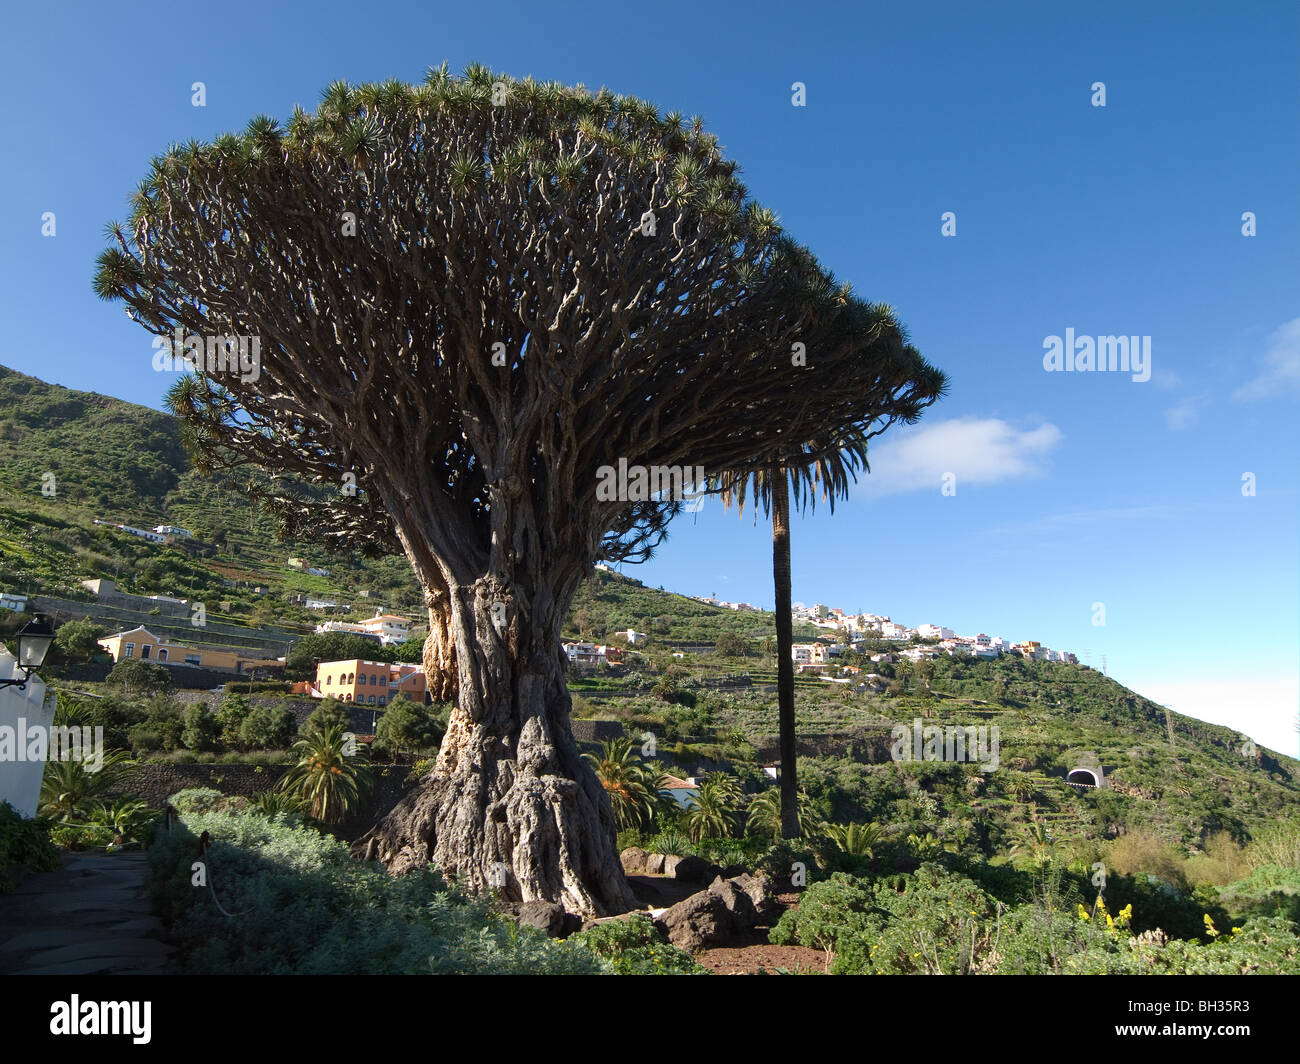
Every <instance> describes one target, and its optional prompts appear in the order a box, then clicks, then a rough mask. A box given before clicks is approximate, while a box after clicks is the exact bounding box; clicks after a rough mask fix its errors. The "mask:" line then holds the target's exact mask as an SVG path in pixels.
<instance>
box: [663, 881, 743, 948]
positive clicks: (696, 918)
mask: <svg viewBox="0 0 1300 1064" xmlns="http://www.w3.org/2000/svg"><path fill="white" fill-rule="evenodd" d="M655 923H656V925H657V926H659V927H660V928H661V929H662V930H663V931H664V933H665V934H666V935H667V936H668V941H669V942H671V943H672V944H673V945H674V946H677V947H679V948H681V949H684V950H691V951H695V950H700V949H707V948H709V947H710V946H720V945H722V944H724V943H725V942H728V941H729V940H730V939H731V937H732V935H734V934H735V932H736V930H737V928H736V926H735V921H734V918H733V917H732V914H731V913H730V912H728V911H727V906H726V902H725V901H724V900H723V899H722V897H721V896H719V895H717V894H712V893H710V892H709V891H707V890H702V891H700V892H699V893H698V894H692V895H691V896H690V897H689V898H686V899H684V900H682V901H679V902H678V903H677V904H676V905H674V906H672V907H671V908H669V909H666V910H665V911H664V912H663V914H662V915H661V916H660V917H659V919H658V920H656V921H655Z"/></svg>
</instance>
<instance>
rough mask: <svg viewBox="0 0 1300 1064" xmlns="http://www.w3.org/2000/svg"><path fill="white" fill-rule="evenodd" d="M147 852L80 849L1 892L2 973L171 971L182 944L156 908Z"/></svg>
mask: <svg viewBox="0 0 1300 1064" xmlns="http://www.w3.org/2000/svg"><path fill="white" fill-rule="evenodd" d="M146 862H147V858H146V856H145V855H144V854H143V853H117V854H103V853H72V854H67V855H65V857H64V860H63V866H62V867H61V868H58V869H55V870H54V871H53V872H43V873H41V874H40V875H37V876H32V877H30V878H28V879H25V880H23V882H21V883H20V884H19V885H18V886H17V888H16V889H15V890H14V891H13V892H12V893H9V894H0V974H4V975H103V974H109V973H113V974H121V975H166V974H168V973H170V972H173V971H174V970H175V968H174V967H173V966H172V963H171V955H172V953H173V951H174V949H175V947H173V946H169V945H167V944H166V943H164V942H163V941H162V932H163V929H162V924H161V923H159V921H158V919H157V917H155V916H154V915H153V914H152V912H151V911H150V908H149V898H148V894H147V892H146V889H145V866H146Z"/></svg>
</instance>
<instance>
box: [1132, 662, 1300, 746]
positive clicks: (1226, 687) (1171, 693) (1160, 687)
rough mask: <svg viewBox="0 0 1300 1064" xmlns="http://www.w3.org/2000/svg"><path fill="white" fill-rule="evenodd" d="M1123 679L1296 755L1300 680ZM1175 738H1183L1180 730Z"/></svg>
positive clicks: (1154, 697) (1166, 702)
mask: <svg viewBox="0 0 1300 1064" xmlns="http://www.w3.org/2000/svg"><path fill="white" fill-rule="evenodd" d="M1123 682H1124V685H1125V686H1126V687H1128V688H1129V689H1130V690H1133V691H1137V692H1138V693H1139V694H1141V695H1143V696H1145V697H1146V698H1149V699H1151V701H1153V702H1157V703H1159V704H1160V705H1162V706H1168V707H1169V708H1170V709H1172V710H1173V711H1174V712H1175V713H1182V714H1184V715H1185V716H1188V717H1195V718H1196V719H1197V720H1204V721H1209V722H1210V723H1211V724H1222V725H1225V726H1226V727H1229V728H1236V729H1237V730H1238V731H1239V732H1241V734H1243V735H1248V736H1250V737H1251V738H1252V739H1254V740H1255V742H1257V743H1259V744H1260V745H1262V746H1267V747H1268V748H1269V749H1270V750H1276V751H1277V752H1278V753H1282V754H1286V755H1287V756H1288V757H1295V756H1296V752H1297V751H1296V746H1297V743H1300V736H1297V734H1296V730H1295V725H1296V705H1297V702H1300V678H1297V677H1295V676H1281V677H1273V678H1263V679H1261V678H1254V677H1247V676H1240V677H1237V678H1234V679H1232V680H1211V679H1209V678H1203V679H1197V680H1193V681H1185V680H1176V681H1171V682H1162V681H1160V680H1153V681H1152V682H1151V683H1140V682H1138V683H1133V682H1129V681H1128V680H1125V681H1123ZM1174 738H1175V741H1177V734H1176V733H1175V737H1174Z"/></svg>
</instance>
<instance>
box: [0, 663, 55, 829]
mask: <svg viewBox="0 0 1300 1064" xmlns="http://www.w3.org/2000/svg"><path fill="white" fill-rule="evenodd" d="M17 664H18V663H17V660H16V659H15V658H14V656H13V655H12V654H10V653H9V652H8V651H7V650H5V648H4V647H3V646H0V680H8V679H16V678H18V677H20V676H21V675H22V671H21V670H20V669H18V668H17ZM56 702H57V699H56V698H55V696H54V694H53V693H47V692H46V690H45V684H44V683H43V682H42V681H41V678H40V677H39V676H36V675H33V676H32V678H31V679H30V680H28V681H27V690H25V691H20V690H18V688H17V687H0V728H4V729H7V731H8V734H10V735H13V736H15V742H16V743H20V744H22V748H23V749H22V750H19V749H16V748H15V749H14V750H13V752H12V755H10V753H9V751H8V750H6V756H5V757H4V758H3V759H2V760H0V801H5V802H8V803H9V804H10V805H12V806H13V807H14V808H15V809H16V810H18V813H19V815H20V816H25V817H32V816H35V815H36V807H37V805H38V804H39V801H40V796H41V776H42V774H43V773H44V772H45V762H44V761H19V760H17V756H18V755H19V754H20V753H22V752H23V751H24V750H25V749H26V743H25V742H24V741H23V739H22V734H23V730H24V727H25V728H26V730H27V731H29V732H30V731H31V730H33V729H35V728H44V729H47V731H46V734H47V735H48V734H49V733H48V729H49V727H50V725H52V724H53V723H54V707H55V704H56ZM20 718H21V720H22V722H23V723H22V724H20V723H19V721H20Z"/></svg>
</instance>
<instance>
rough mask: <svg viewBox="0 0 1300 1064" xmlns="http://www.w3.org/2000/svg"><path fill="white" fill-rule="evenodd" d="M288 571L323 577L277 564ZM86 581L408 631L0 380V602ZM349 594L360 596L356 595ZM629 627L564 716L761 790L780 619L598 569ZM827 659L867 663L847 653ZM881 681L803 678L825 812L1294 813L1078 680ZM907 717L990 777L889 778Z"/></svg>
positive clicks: (1296, 808)
mask: <svg viewBox="0 0 1300 1064" xmlns="http://www.w3.org/2000/svg"><path fill="white" fill-rule="evenodd" d="M46 473H53V474H54V476H55V485H56V491H55V494H54V495H53V496H52V497H51V496H47V495H44V494H42V491H41V486H42V477H43V476H44V474H46ZM95 518H100V519H102V520H105V521H112V522H118V521H121V522H124V523H129V524H134V525H137V526H144V527H152V526H153V525H156V524H164V523H167V524H177V525H181V526H183V527H185V528H188V529H190V530H192V531H193V532H194V533H195V539H194V541H192V542H189V543H184V544H178V545H174V546H162V545H155V544H150V543H148V542H146V541H144V540H141V539H138V538H135V537H132V536H130V535H128V534H126V533H122V532H119V531H117V530H116V529H114V528H112V527H109V526H105V525H96V524H94V519H95ZM297 555H301V556H303V557H305V558H307V559H309V560H310V561H311V563H312V564H314V565H316V566H323V567H328V568H329V570H330V575H329V576H328V577H322V576H313V575H309V574H307V573H304V572H300V571H297V570H294V569H290V568H288V566H287V564H286V562H287V559H288V557H290V556H297ZM97 576H98V577H113V578H116V579H117V581H118V583H119V585H120V586H122V587H123V588H124V589H125V590H128V591H132V592H136V593H140V594H166V595H176V596H179V597H183V598H190V599H195V600H200V601H205V602H206V603H207V604H208V614H209V617H210V618H211V619H212V620H213V621H215V622H221V623H231V624H234V625H235V626H239V625H247V626H249V629H251V630H256V629H257V628H258V627H259V626H265V625H271V624H278V625H283V626H286V627H290V628H293V627H295V626H303V627H305V626H306V625H308V624H314V623H315V622H316V621H318V620H319V616H318V615H316V614H313V613H311V612H310V611H307V610H305V609H302V608H300V607H298V606H296V605H294V604H293V602H292V601H290V599H291V597H292V596H293V595H294V594H295V593H298V592H307V593H311V594H318V595H324V596H334V597H337V598H339V599H340V600H342V601H344V602H349V603H352V604H353V605H354V607H355V608H356V611H357V612H360V613H368V612H371V610H372V608H373V606H374V605H375V604H378V603H382V604H383V605H385V606H387V607H388V608H390V609H405V610H408V611H410V613H411V614H412V615H413V616H416V617H419V615H420V613H419V608H418V603H419V593H418V589H417V587H416V585H415V582H414V580H413V579H412V577H411V574H410V570H409V567H408V566H407V563H406V561H405V559H404V558H401V557H388V558H382V559H379V560H367V559H364V558H362V557H360V556H359V555H347V554H332V555H331V554H327V553H325V552H324V551H322V550H321V549H320V548H318V547H311V548H308V547H306V546H303V545H301V544H294V543H292V542H284V541H281V540H279V539H277V537H276V533H275V528H274V526H273V524H272V522H271V520H270V519H269V518H268V517H266V516H265V515H262V514H260V513H258V512H256V511H255V510H253V509H252V508H251V507H249V506H248V505H247V504H246V503H245V501H244V500H243V498H242V497H241V496H240V494H239V493H238V491H237V490H235V486H234V485H223V484H221V483H214V482H211V481H207V480H203V479H201V478H200V477H198V476H197V475H196V474H195V473H194V472H193V471H192V470H191V468H190V464H189V461H188V459H187V458H186V456H185V454H184V451H183V450H182V448H181V445H180V438H179V433H178V431H177V427H176V422H175V421H174V419H172V418H171V417H170V416H168V415H165V414H161V413H158V412H157V411H153V410H149V409H147V408H145V407H140V406H135V405H132V404H129V403H124V402H121V401H119V400H116V399H111V398H106V397H104V396H99V395H94V394H91V393H86V392H76V391H71V390H69V389H66V388H62V387H59V386H56V385H50V384H46V383H44V382H41V381H38V380H36V379H34V378H31V377H26V376H23V375H21V374H18V373H14V372H12V371H9V370H6V369H3V368H0V589H3V590H6V591H18V592H23V591H30V592H34V593H39V594H46V595H63V594H66V595H73V596H75V595H77V594H79V593H81V592H80V588H79V582H80V580H82V579H84V578H88V577H97ZM232 584H233V585H234V586H232ZM258 586H260V587H262V588H264V589H265V593H264V594H261V595H258V594H256V593H255V592H254V588H255V587H258ZM363 589H365V590H369V591H370V592H371V597H370V598H368V599H364V600H363V599H361V598H360V597H359V593H360V591H362V590H363ZM628 628H633V629H636V630H637V631H639V632H644V633H648V635H649V637H650V638H649V641H648V643H646V644H645V645H644V646H643V647H641V648H639V650H640V656H639V657H637V658H634V659H631V660H630V661H629V663H628V665H627V666H626V667H625V668H623V669H621V670H620V669H615V670H602V671H599V672H596V673H592V674H584V675H575V676H574V677H573V679H572V681H571V682H572V687H573V690H574V692H575V696H576V700H575V715H577V716H579V717H582V716H585V717H590V718H596V719H606V720H610V721H619V722H622V723H623V724H624V725H625V726H626V727H627V729H628V730H629V732H630V733H632V734H634V735H640V734H641V733H642V732H644V731H646V730H648V731H650V732H652V733H654V734H656V735H657V736H659V737H661V738H662V739H663V740H664V741H665V742H667V743H669V744H670V748H671V749H672V750H674V751H676V752H675V754H674V755H673V757H672V758H671V759H670V760H671V761H672V763H673V764H674V765H675V767H677V768H679V769H680V770H681V771H682V772H691V771H693V770H694V769H696V768H699V767H701V766H705V767H707V766H708V765H710V764H716V763H726V764H727V765H729V766H730V767H731V768H732V769H734V770H735V771H738V772H740V773H741V774H742V775H747V776H748V777H751V778H752V779H754V780H759V779H760V778H761V762H762V761H763V760H764V758H765V757H767V758H770V757H772V756H774V753H773V746H774V740H775V735H776V706H775V697H774V696H773V695H772V693H771V691H770V689H769V687H768V685H771V684H772V683H774V682H775V664H776V663H775V659H774V656H773V654H772V650H771V643H770V637H772V636H773V635H774V634H775V628H774V623H773V615H772V614H771V613H762V612H735V611H732V610H729V609H721V608H718V607H714V606H709V605H706V604H704V603H702V602H698V601H696V600H694V599H691V598H687V597H684V596H682V595H679V594H674V593H672V592H669V591H665V590H663V589H654V588H649V587H645V586H643V585H642V584H641V583H640V582H639V581H636V580H634V579H631V578H629V577H626V576H623V575H620V574H618V573H614V572H610V571H607V570H597V571H596V572H594V573H593V574H592V577H591V579H590V580H588V581H587V582H586V583H585V584H584V585H583V586H582V588H581V589H580V591H579V593H578V595H577V596H576V598H575V601H574V604H573V608H572V612H571V615H570V618H569V624H568V625H567V627H566V634H567V635H568V636H570V637H572V638H579V637H580V638H584V639H589V640H592V641H596V642H604V641H615V642H617V641H618V637H617V634H616V633H618V632H620V631H625V630H626V629H628ZM724 633H730V634H732V636H734V637H739V639H738V640H737V639H735V638H733V639H732V640H731V642H732V644H733V645H732V646H731V647H730V648H729V649H730V650H732V651H733V653H731V654H729V655H728V656H720V655H718V654H717V653H715V652H714V647H713V644H714V643H715V642H716V641H717V640H718V639H719V637H721V636H722V635H723V634H724ZM817 634H818V632H817V631H816V630H815V629H803V630H801V631H797V632H796V636H797V638H803V639H811V638H814V637H815V636H816V635H817ZM841 660H842V662H843V663H844V664H856V665H858V666H861V667H862V668H863V670H864V671H865V672H871V671H874V670H877V669H878V667H877V666H874V665H872V664H871V663H870V661H867V660H863V659H858V658H856V657H853V656H851V655H850V656H847V657H845V658H843V659H841ZM883 671H884V672H886V673H887V674H890V675H888V676H887V679H888V680H889V689H888V690H887V691H884V692H874V691H870V690H867V689H865V688H863V689H858V688H857V685H856V684H855V685H852V686H844V685H839V684H835V683H831V682H828V681H826V680H822V679H819V678H815V677H803V676H801V677H799V680H798V721H799V730H800V734H801V736H802V740H803V742H804V762H803V764H804V768H803V776H802V780H803V782H804V784H805V785H806V786H807V787H808V789H809V792H810V794H811V795H812V796H813V797H814V798H815V799H816V800H817V801H818V802H820V803H821V805H822V806H823V807H824V813H825V815H827V816H830V817H833V818H836V819H839V820H842V821H850V820H881V821H885V822H889V823H902V824H908V825H910V826H912V827H913V828H915V829H917V830H929V831H933V832H935V833H936V835H937V836H938V837H939V838H940V839H951V838H955V837H956V836H961V837H963V838H966V837H970V838H978V839H980V840H982V845H983V846H985V847H988V848H992V849H999V848H1005V847H1009V846H1012V845H1014V844H1015V843H1016V841H1017V839H1018V837H1019V836H1018V833H1019V832H1021V831H1022V829H1024V828H1025V826H1026V825H1027V824H1029V823H1030V822H1031V821H1039V822H1051V823H1053V824H1054V825H1056V826H1055V828H1054V830H1055V831H1056V832H1057V835H1058V836H1059V837H1061V838H1075V839H1078V840H1087V839H1104V838H1110V837H1114V836H1116V835H1119V834H1122V833H1125V832H1128V831H1131V830H1134V829H1137V828H1139V827H1140V828H1142V829H1144V830H1150V831H1153V832H1155V833H1156V834H1158V835H1159V836H1160V837H1162V838H1164V839H1166V840H1168V841H1169V842H1170V843H1176V844H1178V845H1182V846H1184V847H1192V848H1195V847H1197V846H1200V845H1202V844H1203V843H1204V842H1205V841H1206V840H1207V839H1208V838H1210V837H1212V836H1213V835H1215V834H1216V833H1226V834H1228V835H1231V836H1233V837H1236V838H1247V837H1249V836H1250V835H1251V834H1252V833H1253V832H1254V831H1255V830H1256V829H1257V828H1258V827H1259V826H1260V825H1262V824H1265V823H1267V822H1269V821H1270V820H1273V819H1276V818H1279V817H1281V818H1285V817H1295V816H1296V815H1297V814H1298V813H1300V764H1298V763H1297V762H1296V761H1295V760H1293V759H1291V758H1288V757H1283V756H1281V755H1276V754H1272V753H1270V752H1268V751H1263V752H1261V753H1260V754H1259V756H1258V757H1248V756H1245V755H1243V753H1242V745H1243V739H1242V737H1241V736H1239V735H1237V734H1236V733H1235V732H1233V731H1232V730H1231V729H1227V728H1221V727H1218V726H1215V725H1210V724H1204V723H1202V722H1199V721H1196V720H1193V719H1191V718H1187V717H1181V716H1179V715H1177V714H1170V718H1169V720H1168V721H1167V720H1166V715H1165V712H1164V710H1163V709H1162V708H1161V707H1159V706H1156V705H1154V704H1153V703H1151V702H1150V701H1148V700H1146V699H1144V698H1142V697H1141V696H1139V695H1137V694H1135V693H1134V692H1132V691H1129V690H1127V689H1125V688H1124V687H1122V686H1120V685H1119V684H1117V683H1115V682H1113V681H1112V680H1110V679H1108V678H1107V677H1105V676H1103V675H1102V674H1100V673H1099V672H1096V671H1095V670H1093V669H1089V668H1087V667H1086V666H1081V665H1065V664H1060V663H1047V662H1035V661H1024V660H1021V659H1020V658H1019V657H1008V658H1003V659H1001V660H998V661H993V662H960V661H955V660H953V659H949V658H940V659H938V661H936V662H935V663H934V665H933V666H932V667H929V668H927V667H921V668H917V667H914V666H912V665H911V664H910V663H908V662H906V661H901V662H898V663H897V664H896V665H894V666H886V667H884V670H883ZM724 681H725V682H726V683H727V684H728V685H727V686H722V684H723V682H724ZM916 718H920V719H921V720H922V721H923V723H924V725H928V726H933V725H938V726H948V725H962V726H968V725H970V726H979V725H983V726H988V727H992V726H997V727H998V729H999V732H1000V742H1001V755H1000V767H999V769H998V770H997V771H991V772H985V773H981V770H980V766H978V765H958V764H950V763H938V764H936V763H921V764H912V765H906V764H902V765H895V764H892V763H890V762H889V759H888V756H887V750H888V746H889V739H888V737H889V729H890V727H891V726H892V725H894V724H899V723H901V724H908V723H910V722H911V721H913V720H914V719H916ZM1170 724H1172V732H1173V742H1172V745H1171V743H1170V735H1169V728H1170ZM1089 756H1092V757H1095V759H1096V760H1097V761H1098V762H1099V763H1100V764H1101V765H1103V766H1105V769H1106V773H1107V775H1108V778H1109V782H1110V784H1111V786H1109V787H1107V788H1106V789H1104V790H1101V791H1090V790H1082V789H1079V788H1076V787H1071V786H1069V785H1068V784H1067V783H1065V781H1064V777H1065V774H1066V772H1067V771H1068V770H1069V769H1070V768H1073V767H1074V766H1075V765H1076V764H1078V763H1079V762H1080V761H1081V760H1086V759H1087V758H1088V757H1089Z"/></svg>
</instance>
